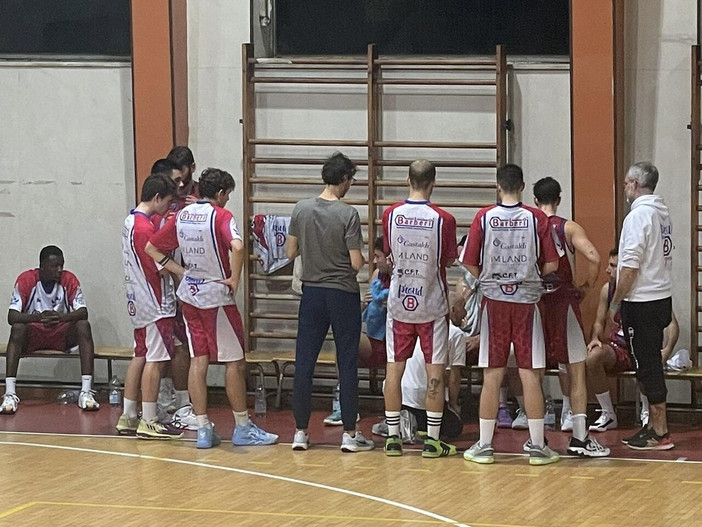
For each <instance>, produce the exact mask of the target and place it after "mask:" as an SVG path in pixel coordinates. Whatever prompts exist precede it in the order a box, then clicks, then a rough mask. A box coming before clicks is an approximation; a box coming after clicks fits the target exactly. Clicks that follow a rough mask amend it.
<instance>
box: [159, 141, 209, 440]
mask: <svg viewBox="0 0 702 527" xmlns="http://www.w3.org/2000/svg"><path fill="white" fill-rule="evenodd" d="M174 152H175V153H176V154H177V155H175V156H173V154H174ZM168 155H169V157H167V158H164V159H159V160H157V161H156V162H155V163H154V164H153V166H152V167H151V173H152V174H162V175H164V176H167V177H170V178H171V179H172V180H173V181H174V182H175V183H176V185H177V186H178V196H177V197H176V199H174V200H173V202H172V204H171V206H170V207H169V208H168V210H167V211H166V212H165V213H164V214H153V215H152V216H151V220H152V223H153V224H154V226H155V227H156V230H158V229H160V228H161V227H163V226H164V225H165V224H166V221H168V220H169V219H170V218H171V217H172V216H173V215H175V214H176V213H177V212H178V211H179V210H182V209H183V207H185V206H186V205H188V204H189V203H192V202H194V201H196V200H197V197H198V196H199V194H197V188H196V189H195V190H194V191H193V188H192V187H193V184H194V185H195V186H197V183H193V180H192V170H194V167H195V162H194V160H192V155H193V153H192V152H191V151H190V149H189V148H188V147H187V146H177V147H175V148H173V149H172V150H171V151H170V152H169V154H168ZM184 156H185V160H184ZM186 181H187V184H186ZM193 193H195V194H197V196H194V195H192V194H193ZM170 256H171V257H172V258H174V259H175V260H176V261H177V262H178V263H179V264H181V265H182V263H183V260H182V257H181V255H180V251H179V250H178V249H176V250H175V251H174V254H172V255H170ZM173 332H174V336H175V339H174V344H175V355H174V357H173V359H172V360H171V361H169V362H168V363H167V364H166V368H165V370H164V373H163V377H162V378H161V385H160V389H159V396H158V406H159V417H160V418H161V419H162V420H164V419H165V420H168V419H170V423H169V424H172V425H173V426H178V427H180V428H182V429H184V430H197V422H196V420H195V413H194V412H193V408H192V404H191V403H190V396H189V395H188V370H189V369H190V352H189V351H188V346H187V340H188V337H187V335H186V333H185V322H184V321H183V312H182V310H181V307H180V303H178V304H177V305H176V314H175V317H174V319H173ZM168 413H173V417H172V418H171V417H169V416H168Z"/></svg>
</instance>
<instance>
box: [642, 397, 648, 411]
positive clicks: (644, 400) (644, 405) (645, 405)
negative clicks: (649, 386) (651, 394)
mask: <svg viewBox="0 0 702 527" xmlns="http://www.w3.org/2000/svg"><path fill="white" fill-rule="evenodd" d="M641 411H642V412H648V397H646V396H645V395H644V394H641Z"/></svg>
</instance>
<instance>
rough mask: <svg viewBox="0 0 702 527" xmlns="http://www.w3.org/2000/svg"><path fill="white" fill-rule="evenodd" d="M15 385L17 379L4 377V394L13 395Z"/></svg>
mask: <svg viewBox="0 0 702 527" xmlns="http://www.w3.org/2000/svg"><path fill="white" fill-rule="evenodd" d="M16 384H17V377H6V378H5V393H7V394H15V393H17V392H15V388H16Z"/></svg>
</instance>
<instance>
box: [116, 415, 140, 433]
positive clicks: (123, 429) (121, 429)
mask: <svg viewBox="0 0 702 527" xmlns="http://www.w3.org/2000/svg"><path fill="white" fill-rule="evenodd" d="M138 426H139V418H138V417H129V416H128V415H127V414H122V415H120V416H119V421H117V426H115V428H116V429H117V433H118V434H119V435H122V436H133V435H134V434H136V431H137V427H138Z"/></svg>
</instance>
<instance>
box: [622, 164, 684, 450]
mask: <svg viewBox="0 0 702 527" xmlns="http://www.w3.org/2000/svg"><path fill="white" fill-rule="evenodd" d="M657 183H658V169H657V168H656V167H655V166H653V165H652V164H651V163H645V162H642V163H636V164H634V165H632V166H631V167H630V168H629V171H628V172H627V173H626V176H625V178H624V194H625V195H626V199H627V201H628V202H629V203H630V204H631V208H630V211H629V214H628V215H627V217H626V218H625V219H624V225H623V227H622V233H621V238H620V240H619V263H618V265H617V290H616V292H615V293H614V297H613V298H612V302H611V303H610V306H609V313H608V318H609V319H610V320H611V321H612V322H614V317H615V315H616V313H617V310H618V309H620V304H621V319H622V329H623V330H624V336H625V338H626V341H627V346H628V348H629V352H630V353H631V354H632V355H633V357H634V362H635V365H636V377H637V378H638V380H639V383H640V385H641V387H642V391H643V393H644V395H646V396H647V397H648V400H649V403H650V407H651V418H650V420H649V422H648V424H647V425H644V427H643V428H642V429H641V430H640V431H639V432H637V433H636V434H634V435H633V436H631V437H629V438H626V439H624V442H625V444H626V445H628V446H629V447H630V448H633V449H636V450H669V449H671V448H673V447H674V446H675V445H674V444H673V441H672V440H671V438H670V434H669V433H668V423H667V419H666V407H665V402H666V396H667V394H668V390H667V388H666V385H665V377H664V375H663V362H662V361H661V351H660V350H661V348H662V347H663V330H664V329H665V328H666V327H667V326H668V325H669V324H670V321H671V312H672V305H671V290H672V283H671V267H672V252H673V227H672V224H671V222H670V214H669V213H668V207H667V206H666V205H665V203H664V202H663V199H662V198H661V197H660V196H657V195H655V194H654V193H653V192H654V191H655V190H656V184H657Z"/></svg>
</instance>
